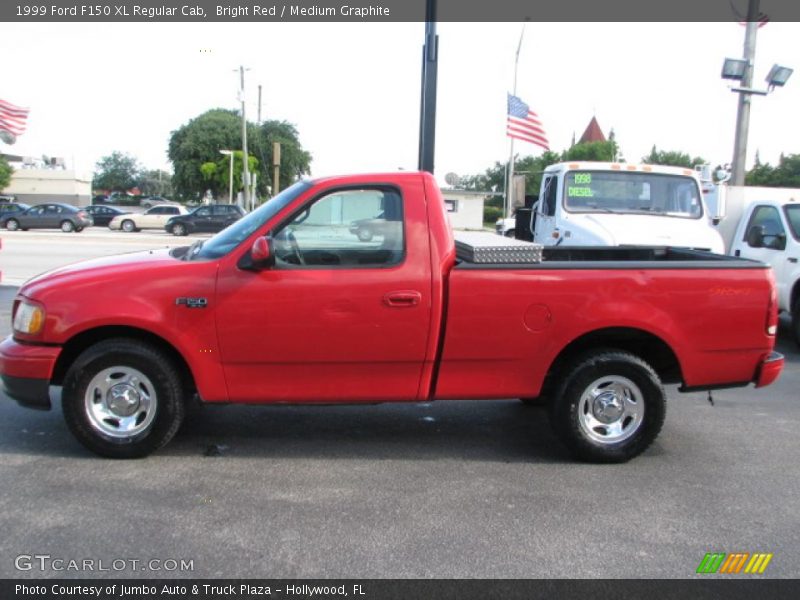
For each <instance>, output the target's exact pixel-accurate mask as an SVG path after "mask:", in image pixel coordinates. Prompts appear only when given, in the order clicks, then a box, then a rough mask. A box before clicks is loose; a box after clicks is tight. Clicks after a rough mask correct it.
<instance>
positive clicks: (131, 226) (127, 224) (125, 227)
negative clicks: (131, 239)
mask: <svg viewBox="0 0 800 600" xmlns="http://www.w3.org/2000/svg"><path fill="white" fill-rule="evenodd" d="M120 229H122V231H126V232H128V233H131V232H132V231H138V230H137V229H136V223H134V222H133V221H131V220H130V219H125V220H124V221H123V222H122V224H121V225H120Z"/></svg>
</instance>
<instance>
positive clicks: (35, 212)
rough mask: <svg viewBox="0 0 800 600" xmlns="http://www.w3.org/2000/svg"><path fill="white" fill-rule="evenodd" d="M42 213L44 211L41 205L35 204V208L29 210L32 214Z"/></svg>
mask: <svg viewBox="0 0 800 600" xmlns="http://www.w3.org/2000/svg"><path fill="white" fill-rule="evenodd" d="M43 213H44V207H43V206H37V207H36V208H32V209H31V210H30V214H32V215H41V214H43Z"/></svg>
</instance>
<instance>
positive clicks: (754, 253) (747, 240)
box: [734, 204, 789, 297]
mask: <svg viewBox="0 0 800 600" xmlns="http://www.w3.org/2000/svg"><path fill="white" fill-rule="evenodd" d="M756 230H758V231H759V233H763V238H762V239H761V240H760V241H757V240H756V238H755V236H754V232H755V231H756ZM787 241H788V240H787V231H786V226H785V224H784V222H783V218H782V216H781V211H779V210H778V208H777V207H775V206H771V205H766V204H762V205H757V206H754V207H753V212H752V213H750V219H749V220H748V222H747V226H746V227H745V229H744V234H743V235H740V236H738V237H737V239H736V240H734V255H735V256H741V257H742V258H751V259H753V260H760V261H761V262H765V263H767V264H769V265H770V266H771V267H772V270H773V272H774V274H775V282H776V284H777V287H778V295H779V296H780V297H786V296H785V294H786V290H785V289H784V288H785V287H786V277H785V275H784V270H785V269H786V268H787V259H788V258H789V257H788V255H787V252H786V245H787Z"/></svg>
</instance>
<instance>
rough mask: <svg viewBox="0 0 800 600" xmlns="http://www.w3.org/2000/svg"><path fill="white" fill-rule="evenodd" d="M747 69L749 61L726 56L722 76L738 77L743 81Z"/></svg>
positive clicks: (727, 77) (724, 77)
mask: <svg viewBox="0 0 800 600" xmlns="http://www.w3.org/2000/svg"><path fill="white" fill-rule="evenodd" d="M745 69H747V61H746V60H744V59H741V58H726V59H725V62H724V63H722V78H723V79H736V80H737V81H741V80H742V78H744V71H745Z"/></svg>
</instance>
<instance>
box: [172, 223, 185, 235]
mask: <svg viewBox="0 0 800 600" xmlns="http://www.w3.org/2000/svg"><path fill="white" fill-rule="evenodd" d="M172 235H178V236H184V235H189V230H188V228H187V227H186V225H184V224H183V223H175V225H173V226H172Z"/></svg>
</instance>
